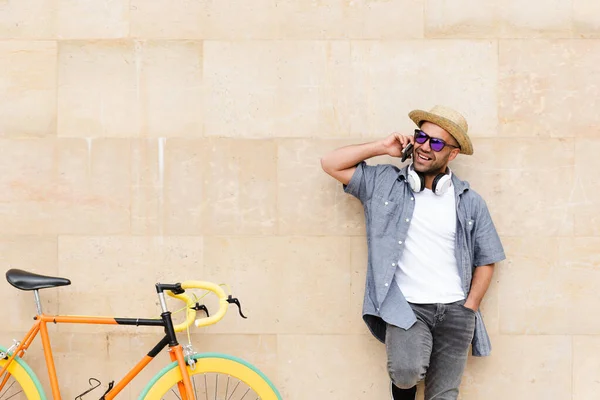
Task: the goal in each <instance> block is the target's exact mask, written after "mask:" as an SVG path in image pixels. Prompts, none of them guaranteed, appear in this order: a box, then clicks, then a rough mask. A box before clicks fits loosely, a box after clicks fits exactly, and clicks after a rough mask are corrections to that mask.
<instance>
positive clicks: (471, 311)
mask: <svg viewBox="0 0 600 400" xmlns="http://www.w3.org/2000/svg"><path fill="white" fill-rule="evenodd" d="M460 307H461V308H462V309H464V310H467V311H468V312H470V313H471V314H473V315H475V314H476V311H475V310H473V309H472V308H469V307H466V306H465V305H464V304H460Z"/></svg>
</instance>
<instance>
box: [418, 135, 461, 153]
mask: <svg viewBox="0 0 600 400" xmlns="http://www.w3.org/2000/svg"><path fill="white" fill-rule="evenodd" d="M428 140H429V145H430V146H431V150H433V151H435V152H439V151H442V149H443V148H444V147H445V146H450V147H455V148H457V149H460V147H459V146H454V145H452V144H448V143H446V142H444V141H443V140H442V139H438V138H433V137H431V136H429V135H428V134H426V133H425V132H423V131H422V130H420V129H415V142H417V143H419V144H424V143H425V142H426V141H428Z"/></svg>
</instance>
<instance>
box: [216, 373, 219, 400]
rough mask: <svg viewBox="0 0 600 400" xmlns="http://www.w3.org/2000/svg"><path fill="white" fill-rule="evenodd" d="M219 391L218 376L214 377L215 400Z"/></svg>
mask: <svg viewBox="0 0 600 400" xmlns="http://www.w3.org/2000/svg"><path fill="white" fill-rule="evenodd" d="M218 391H219V375H218V374H217V375H215V400H217V392H218Z"/></svg>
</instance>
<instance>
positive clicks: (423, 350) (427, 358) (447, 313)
mask: <svg viewBox="0 0 600 400" xmlns="http://www.w3.org/2000/svg"><path fill="white" fill-rule="evenodd" d="M464 303H465V301H464V300H461V301H458V302H456V303H450V304H410V306H411V307H412V309H413V310H414V312H415V315H416V317H417V322H416V323H415V324H414V325H413V326H411V327H410V329H408V330H405V329H402V328H398V327H397V326H393V325H388V326H387V330H386V335H385V346H386V350H387V357H388V372H389V374H390V378H391V379H392V382H393V383H394V385H396V386H397V387H399V388H401V389H408V388H411V387H413V386H415V385H416V384H417V383H418V382H419V381H421V380H423V379H425V400H433V399H435V400H456V399H457V397H458V387H459V386H460V382H461V379H462V375H463V372H464V369H465V365H466V362H467V357H468V350H469V345H470V344H471V341H472V340H473V332H474V330H475V312H474V311H473V310H471V309H468V308H466V307H464Z"/></svg>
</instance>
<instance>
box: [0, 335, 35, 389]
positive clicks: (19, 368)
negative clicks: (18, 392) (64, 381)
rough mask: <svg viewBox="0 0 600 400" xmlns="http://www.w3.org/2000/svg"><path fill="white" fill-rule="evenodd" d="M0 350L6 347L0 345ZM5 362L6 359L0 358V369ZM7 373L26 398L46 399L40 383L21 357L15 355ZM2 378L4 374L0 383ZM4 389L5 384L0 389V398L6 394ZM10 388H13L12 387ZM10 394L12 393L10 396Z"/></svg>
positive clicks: (4, 350)
mask: <svg viewBox="0 0 600 400" xmlns="http://www.w3.org/2000/svg"><path fill="white" fill-rule="evenodd" d="M0 351H3V352H6V349H4V348H2V347H0ZM7 362H8V360H7V359H0V370H2V368H4V366H5V365H6V363H7ZM8 373H9V374H10V375H11V378H10V379H14V380H15V381H16V382H17V383H18V384H19V385H20V386H21V389H22V391H23V394H24V395H25V397H27V399H28V400H46V395H45V394H44V389H43V388H42V384H41V383H40V381H39V379H38V378H37V376H36V375H35V373H34V372H33V371H32V370H31V368H29V366H28V365H27V364H26V363H25V361H23V360H22V359H21V358H19V357H15V359H14V361H13V362H12V363H11V364H10V366H9V367H8ZM3 378H4V376H2V377H0V383H1V382H2V379H3ZM7 384H8V385H10V382H7ZM6 389H7V386H6V385H5V387H4V388H3V390H0V400H1V399H2V398H3V397H2V396H3V395H4V394H6V392H4V390H6ZM11 390H13V388H12V387H11ZM12 396H13V395H11V396H10V397H12Z"/></svg>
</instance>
